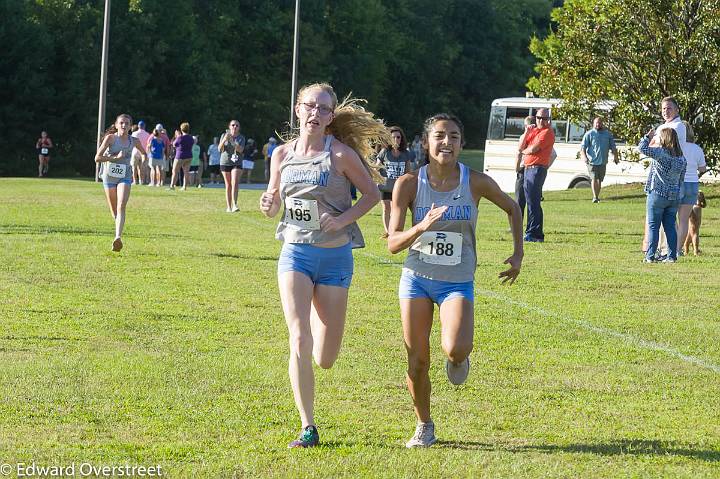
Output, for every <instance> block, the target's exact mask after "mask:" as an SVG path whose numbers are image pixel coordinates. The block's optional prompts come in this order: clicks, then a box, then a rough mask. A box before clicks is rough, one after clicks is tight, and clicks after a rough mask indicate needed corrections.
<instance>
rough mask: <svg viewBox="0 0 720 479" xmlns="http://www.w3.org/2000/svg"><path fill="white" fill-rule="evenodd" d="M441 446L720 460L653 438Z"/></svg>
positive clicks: (703, 451)
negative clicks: (600, 442)
mask: <svg viewBox="0 0 720 479" xmlns="http://www.w3.org/2000/svg"><path fill="white" fill-rule="evenodd" d="M437 445H438V446H440V447H446V448H452V449H466V450H479V451H496V450H507V451H509V452H513V453H522V452H544V453H547V454H556V453H568V452H569V453H586V454H595V455H598V456H620V455H628V456H682V457H689V458H693V459H700V460H703V461H706V462H720V451H716V450H708V449H702V448H695V447H693V446H692V445H690V446H685V445H683V446H680V445H676V443H674V442H672V441H651V440H643V439H621V440H618V441H613V442H609V443H605V444H566V445H553V444H539V445H527V446H508V447H507V448H505V447H502V446H500V447H499V446H498V445H493V444H489V443H484V442H471V441H438V443H437Z"/></svg>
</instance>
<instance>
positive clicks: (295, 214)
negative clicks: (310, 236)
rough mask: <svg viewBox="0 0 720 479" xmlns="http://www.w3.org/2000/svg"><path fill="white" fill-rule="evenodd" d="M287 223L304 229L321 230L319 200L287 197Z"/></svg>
mask: <svg viewBox="0 0 720 479" xmlns="http://www.w3.org/2000/svg"><path fill="white" fill-rule="evenodd" d="M284 221H285V223H287V224H289V225H292V226H295V227H297V228H300V229H303V230H319V229H320V214H319V213H318V205H317V200H304V199H301V198H285V220H284Z"/></svg>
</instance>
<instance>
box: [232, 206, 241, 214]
mask: <svg viewBox="0 0 720 479" xmlns="http://www.w3.org/2000/svg"><path fill="white" fill-rule="evenodd" d="M236 211H240V208H238V207H237V205H236V206H233V207H232V212H233V213H235V212H236Z"/></svg>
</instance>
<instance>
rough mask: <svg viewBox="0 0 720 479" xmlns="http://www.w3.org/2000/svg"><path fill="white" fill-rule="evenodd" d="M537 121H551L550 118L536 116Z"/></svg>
mask: <svg viewBox="0 0 720 479" xmlns="http://www.w3.org/2000/svg"><path fill="white" fill-rule="evenodd" d="M535 119H536V120H549V119H550V117H549V116H536V117H535Z"/></svg>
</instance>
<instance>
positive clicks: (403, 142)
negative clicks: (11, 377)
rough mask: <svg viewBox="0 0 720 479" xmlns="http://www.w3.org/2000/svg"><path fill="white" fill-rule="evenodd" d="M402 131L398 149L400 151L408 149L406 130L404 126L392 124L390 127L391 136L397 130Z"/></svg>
mask: <svg viewBox="0 0 720 479" xmlns="http://www.w3.org/2000/svg"><path fill="white" fill-rule="evenodd" d="M396 131H397V132H398V133H400V146H398V149H399V150H400V151H407V138H405V132H404V131H403V129H402V128H400V127H399V126H391V127H390V136H392V134H393V133H395V132H396Z"/></svg>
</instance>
